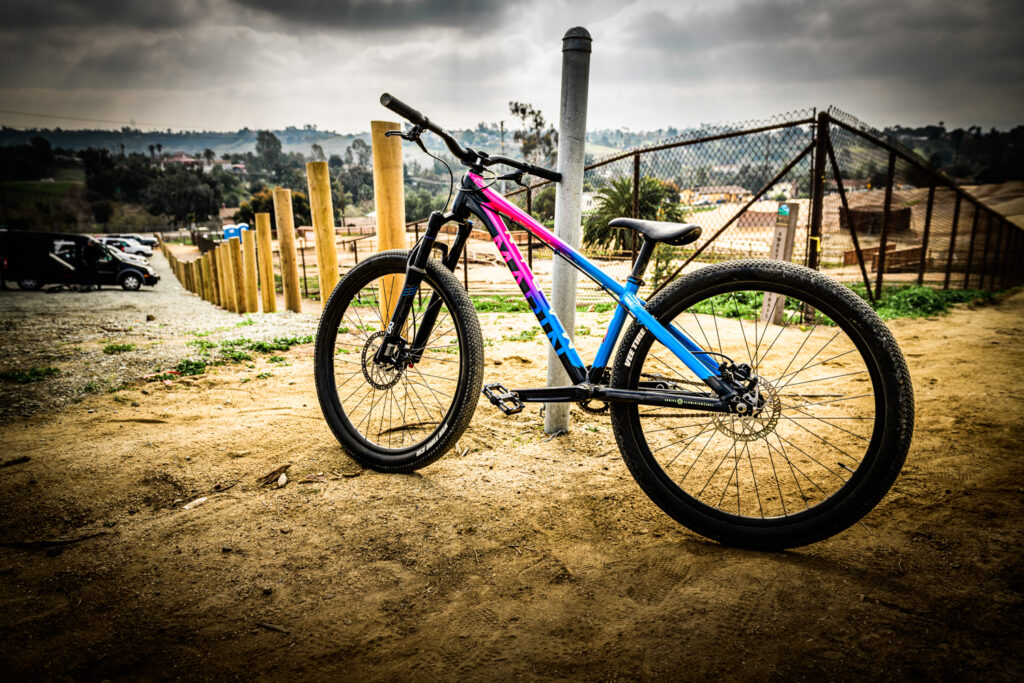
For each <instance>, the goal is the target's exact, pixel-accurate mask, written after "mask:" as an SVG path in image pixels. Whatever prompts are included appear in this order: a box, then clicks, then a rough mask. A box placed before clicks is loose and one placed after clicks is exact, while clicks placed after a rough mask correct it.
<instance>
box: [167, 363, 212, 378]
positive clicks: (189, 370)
mask: <svg viewBox="0 0 1024 683" xmlns="http://www.w3.org/2000/svg"><path fill="white" fill-rule="evenodd" d="M174 369H175V370H177V371H178V374H180V375H181V376H182V377H184V376H187V375H202V374H203V373H205V372H206V362H205V361H201V360H192V359H191V358H186V359H185V360H183V361H179V362H178V364H177V365H175V366H174Z"/></svg>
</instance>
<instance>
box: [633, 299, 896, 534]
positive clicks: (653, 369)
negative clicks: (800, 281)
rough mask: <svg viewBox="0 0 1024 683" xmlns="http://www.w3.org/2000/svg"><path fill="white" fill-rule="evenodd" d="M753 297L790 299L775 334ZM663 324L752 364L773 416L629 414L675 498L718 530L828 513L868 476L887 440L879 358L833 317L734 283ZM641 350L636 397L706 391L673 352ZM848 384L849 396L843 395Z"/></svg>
mask: <svg viewBox="0 0 1024 683" xmlns="http://www.w3.org/2000/svg"><path fill="white" fill-rule="evenodd" d="M751 289H756V290H758V291H761V292H764V291H765V290H767V291H770V292H774V293H780V294H785V295H787V305H786V308H785V310H784V313H783V321H782V322H783V325H781V326H778V325H769V326H765V324H764V320H763V319H762V318H761V317H760V308H759V306H758V305H757V304H758V303H759V302H758V300H757V298H756V297H754V298H753V300H752V302H751V301H748V302H745V303H753V304H754V305H753V306H752V307H750V309H747V310H745V307H744V306H743V303H744V302H742V301H741V300H740V295H739V294H740V293H741V292H748V291H750V290H751ZM795 299H799V300H800V301H802V302H803V303H805V304H809V305H810V306H812V307H813V310H812V311H807V310H806V309H805V308H803V309H801V308H798V307H797V306H795V305H794V300H795ZM762 301H763V297H762ZM730 307H731V308H732V309H733V310H729V309H730ZM723 309H724V310H723ZM752 311H756V313H753V314H752V318H748V319H744V317H742V316H744V315H746V314H751V313H752ZM737 315H738V316H740V317H732V316H737ZM808 316H809V317H808ZM665 317H666V318H668V319H672V320H673V322H675V323H676V324H677V325H679V326H680V327H682V328H683V330H684V331H685V332H686V333H687V334H688V335H690V336H691V338H693V339H694V340H695V341H696V342H697V343H698V344H700V345H701V346H702V347H703V348H705V349H706V350H711V351H716V352H719V353H725V354H727V355H729V356H730V357H731V359H732V360H733V361H735V362H736V363H747V364H749V365H751V366H752V367H753V368H754V372H755V373H757V374H760V375H762V376H763V377H764V378H765V380H766V381H765V382H764V384H763V385H761V387H760V388H761V390H762V395H763V396H765V398H766V401H765V403H766V406H772V407H771V408H770V409H767V410H764V411H762V414H761V415H759V416H758V417H757V418H737V417H735V416H723V415H721V414H719V415H711V414H700V413H693V412H690V413H688V414H683V413H680V412H679V411H671V410H669V409H658V408H651V407H643V406H640V407H637V406H630V407H628V408H627V410H629V412H630V417H631V419H630V422H631V423H632V424H634V425H637V427H638V433H636V432H635V433H634V436H635V437H636V440H637V441H638V442H639V443H640V444H641V450H642V454H643V456H644V458H645V459H646V460H647V461H648V462H649V463H650V464H651V467H652V470H653V471H654V473H655V475H656V476H657V477H658V479H659V480H660V482H661V483H662V485H663V486H664V487H666V488H667V489H668V490H669V491H670V492H671V493H672V494H673V495H674V496H675V497H677V498H682V499H683V500H685V501H688V502H689V504H690V505H691V506H695V507H698V508H699V509H700V510H701V511H702V512H704V513H705V514H709V515H711V516H713V517H715V518H718V519H720V520H724V521H729V522H731V523H743V524H748V525H749V524H754V525H766V526H774V525H777V524H778V523H779V522H780V521H781V522H784V523H786V524H792V523H797V522H799V521H800V520H802V519H805V518H807V517H810V516H814V515H817V514H820V513H821V512H824V511H825V510H827V509H829V508H830V507H831V506H833V505H835V504H837V503H838V502H839V501H840V500H841V499H842V498H843V497H844V495H843V494H844V493H845V492H846V491H847V490H850V489H852V488H853V487H855V486H856V485H857V484H858V483H859V481H860V480H861V479H862V478H863V477H864V476H865V474H866V472H867V471H868V470H869V469H870V467H871V464H872V462H873V460H874V458H875V457H876V455H877V453H878V450H879V447H880V443H881V440H882V435H883V433H884V426H885V420H886V415H885V413H884V411H885V396H884V387H883V383H882V382H881V377H880V375H879V372H878V367H877V360H875V359H874V357H873V355H872V352H871V350H870V347H869V346H868V344H867V343H866V341H865V339H864V338H863V336H862V335H860V334H858V333H857V330H856V329H855V328H853V327H852V326H851V325H850V324H849V323H847V322H846V319H845V317H844V316H843V315H841V314H840V313H839V312H838V311H837V310H836V309H835V307H834V306H831V305H829V304H828V303H827V302H825V301H822V300H821V299H820V298H818V297H817V296H814V295H813V294H809V293H807V292H804V291H801V290H798V289H795V288H793V287H788V286H786V285H782V284H768V283H764V282H756V283H752V282H746V283H735V282H731V283H723V284H719V285H716V286H712V287H709V288H706V289H703V290H702V291H700V292H696V293H695V294H693V295H691V296H689V297H686V298H685V299H684V300H682V301H680V302H679V303H677V304H676V305H675V306H674V307H673V308H672V310H671V311H669V313H668V315H667V316H665ZM829 321H831V322H832V323H833V324H832V325H828V324H825V323H827V322H829ZM642 344H643V347H642V348H643V350H644V353H643V354H642V356H643V359H644V361H643V363H642V364H638V365H637V366H634V368H633V369H632V372H631V373H630V377H629V382H630V386H631V387H632V386H635V385H636V383H637V382H638V381H640V380H641V378H642V377H643V375H644V374H660V375H662V376H663V377H666V378H669V379H673V380H676V381H678V382H680V385H681V387H682V388H686V389H689V390H703V388H702V386H698V385H697V384H696V383H694V384H687V383H689V382H695V377H694V376H693V375H692V374H691V373H689V372H688V371H686V370H684V369H682V366H681V364H679V363H678V361H676V360H675V358H674V357H673V356H672V355H671V354H670V353H669V352H668V351H667V350H665V349H664V348H663V347H660V345H658V346H654V347H653V350H652V348H651V347H652V345H653V344H652V338H651V337H650V335H648V336H647V339H645V340H644V341H643V342H642ZM659 348H661V352H660V353H659V352H658V349H659ZM744 350H745V351H744ZM639 351H640V349H638V352H639ZM776 351H784V352H786V353H785V354H781V353H780V354H776V353H775V352H776ZM773 354H774V355H776V356H777V359H776V358H771V357H770V356H772V355H773ZM787 356H788V357H787ZM721 360H724V359H723V358H721V357H716V362H719V361H721ZM855 366H859V367H855ZM673 369H675V370H677V372H672V370H673ZM842 384H850V385H852V386H851V391H846V390H844V391H837V388H838V387H839V386H840V385H842ZM858 385H860V386H863V387H864V390H861V389H860V388H858ZM673 412H675V413H676V415H677V416H672V417H658V414H662V415H665V414H671V413H673ZM659 430H660V431H659ZM652 441H653V442H654V443H651V442H652ZM702 475H703V476H702ZM816 475H817V476H816Z"/></svg>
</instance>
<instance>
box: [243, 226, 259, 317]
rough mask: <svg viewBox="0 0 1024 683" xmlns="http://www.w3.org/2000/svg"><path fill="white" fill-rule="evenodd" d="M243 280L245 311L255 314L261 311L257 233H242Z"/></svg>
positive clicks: (248, 231)
mask: <svg viewBox="0 0 1024 683" xmlns="http://www.w3.org/2000/svg"><path fill="white" fill-rule="evenodd" d="M242 279H243V280H244V282H245V310H246V311H248V312H249V313H255V312H257V311H258V310H260V309H259V306H260V305H259V301H258V298H257V296H256V231H255V230H243V231H242Z"/></svg>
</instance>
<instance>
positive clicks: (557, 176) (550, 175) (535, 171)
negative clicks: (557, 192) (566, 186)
mask: <svg viewBox="0 0 1024 683" xmlns="http://www.w3.org/2000/svg"><path fill="white" fill-rule="evenodd" d="M523 165H524V166H526V168H525V169H524V170H525V171H526V172H527V173H529V174H530V175H535V176H537V177H538V178H543V179H544V180H550V181H551V182H554V183H560V182H562V174H561V173H558V172H557V171H549V170H548V169H546V168H541V167H540V166H534V165H533V164H523Z"/></svg>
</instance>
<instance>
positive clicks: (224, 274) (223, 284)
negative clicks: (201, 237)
mask: <svg viewBox="0 0 1024 683" xmlns="http://www.w3.org/2000/svg"><path fill="white" fill-rule="evenodd" d="M217 252H218V254H217V270H218V271H219V273H218V277H219V278H220V307H221V308H223V309H224V310H225V311H231V310H234V309H232V308H231V306H232V305H233V303H232V301H231V290H230V289H229V288H228V278H229V277H230V276H229V273H231V260H230V256H229V255H228V244H227V242H221V243H220V246H218V247H217Z"/></svg>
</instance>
